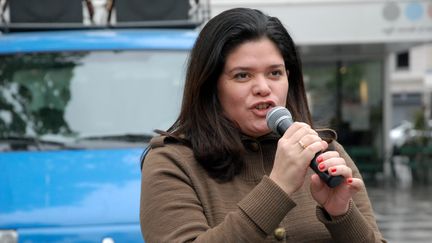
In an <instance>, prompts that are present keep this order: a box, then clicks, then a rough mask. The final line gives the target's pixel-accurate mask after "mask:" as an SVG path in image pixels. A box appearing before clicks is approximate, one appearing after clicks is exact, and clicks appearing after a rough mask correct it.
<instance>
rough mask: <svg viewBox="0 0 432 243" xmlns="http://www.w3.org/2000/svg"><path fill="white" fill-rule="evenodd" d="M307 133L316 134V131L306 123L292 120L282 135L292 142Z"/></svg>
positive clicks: (295, 141)
mask: <svg viewBox="0 0 432 243" xmlns="http://www.w3.org/2000/svg"><path fill="white" fill-rule="evenodd" d="M307 134H315V135H317V136H318V133H317V132H316V131H315V130H313V129H312V128H311V127H310V126H309V125H308V124H306V123H303V122H294V123H293V124H292V125H291V126H290V127H289V128H288V130H287V132H285V134H284V135H283V137H284V138H286V139H290V140H291V141H292V142H293V143H297V141H299V140H300V139H301V138H302V137H303V136H305V135H307Z"/></svg>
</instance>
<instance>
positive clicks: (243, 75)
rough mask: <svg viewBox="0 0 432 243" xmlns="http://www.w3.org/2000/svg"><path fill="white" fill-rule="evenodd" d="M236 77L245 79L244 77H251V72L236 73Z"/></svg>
mask: <svg viewBox="0 0 432 243" xmlns="http://www.w3.org/2000/svg"><path fill="white" fill-rule="evenodd" d="M234 78H235V79H238V80H244V79H247V78H249V74H248V73H237V74H235V75H234Z"/></svg>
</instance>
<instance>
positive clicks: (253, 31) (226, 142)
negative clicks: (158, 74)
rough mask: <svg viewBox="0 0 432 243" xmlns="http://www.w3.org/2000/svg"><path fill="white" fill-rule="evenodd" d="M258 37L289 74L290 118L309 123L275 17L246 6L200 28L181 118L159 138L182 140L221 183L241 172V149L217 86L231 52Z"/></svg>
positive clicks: (298, 76)
mask: <svg viewBox="0 0 432 243" xmlns="http://www.w3.org/2000/svg"><path fill="white" fill-rule="evenodd" d="M261 38H268V39H270V40H271V41H273V42H274V43H275V44H276V46H277V48H278V49H279V51H280V53H281V55H282V57H283V59H284V62H285V67H286V69H287V70H288V71H289V91H288V98H287V104H286V107H287V108H288V109H289V110H290V111H291V113H292V115H293V118H294V120H296V121H303V122H306V123H309V124H311V125H312V121H311V115H310V112H309V108H308V105H307V99H306V93H305V88H304V84H303V74H302V70H301V62H300V59H299V57H298V55H297V51H296V47H295V45H294V42H293V40H292V39H291V37H290V35H289V34H288V32H287V30H286V29H285V28H284V26H283V25H282V23H281V22H280V21H279V19H277V18H275V17H270V16H268V15H265V14H263V13H262V12H261V11H259V10H254V9H248V8H235V9H230V10H227V11H224V12H222V13H220V14H219V15H217V16H215V17H214V18H212V19H211V20H210V21H209V22H208V23H207V24H206V25H205V26H204V28H203V29H202V30H201V32H200V34H199V36H198V38H197V40H196V42H195V44H194V46H193V49H192V51H191V53H190V56H189V62H188V68H187V73H186V81H185V87H184V94H183V102H182V107H181V111H180V115H179V117H178V118H177V120H176V122H175V123H174V124H173V125H172V126H171V127H170V128H169V129H168V131H167V132H166V133H164V134H165V135H168V136H169V137H173V138H177V139H180V138H181V141H183V142H185V143H187V144H188V146H190V147H191V148H192V150H193V152H194V156H195V158H196V160H197V161H198V162H199V163H200V164H201V165H202V166H203V167H204V168H205V169H206V170H207V172H208V173H209V175H210V176H212V177H214V178H216V179H219V180H222V181H227V180H230V179H232V178H233V177H234V176H235V175H236V174H238V173H239V172H240V170H241V168H242V165H243V155H244V146H243V143H242V140H241V132H240V129H239V128H238V126H237V125H236V124H235V123H233V122H232V121H230V120H229V119H228V118H227V117H225V116H224V113H223V110H222V107H221V104H220V102H219V99H218V95H217V82H218V79H219V77H220V75H221V73H222V71H223V68H224V65H225V62H226V58H227V56H228V55H229V54H230V52H232V51H233V49H234V48H236V47H237V46H239V45H240V44H242V43H245V42H247V41H254V40H259V39H261Z"/></svg>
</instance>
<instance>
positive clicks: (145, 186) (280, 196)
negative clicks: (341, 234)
mask: <svg viewBox="0 0 432 243" xmlns="http://www.w3.org/2000/svg"><path fill="white" fill-rule="evenodd" d="M178 156H180V155H178ZM178 156H176V155H173V154H172V153H167V152H166V151H165V152H164V149H155V150H152V151H150V152H149V154H148V155H147V158H146V161H145V162H144V165H143V170H142V185H141V209H140V221H141V230H142V233H143V237H144V239H145V241H146V242H152V243H153V242H225V243H226V242H263V241H265V239H266V237H267V234H268V233H270V232H271V231H272V230H274V228H275V227H277V226H278V224H279V223H280V221H281V220H282V219H283V217H284V216H285V215H286V214H287V213H288V211H289V210H290V209H291V208H293V207H294V206H295V204H294V202H293V201H291V199H289V197H288V195H286V194H285V193H281V192H283V191H282V190H281V189H280V188H279V187H278V186H277V185H276V184H275V183H273V182H272V181H271V180H270V179H269V178H268V177H264V178H263V179H262V181H261V182H259V183H258V185H257V186H255V187H254V188H253V189H252V191H250V192H249V193H248V194H246V196H245V197H244V198H243V200H241V201H240V202H239V203H238V206H237V209H234V210H232V211H231V212H229V213H228V214H227V215H226V216H225V217H224V219H223V221H222V222H221V223H220V224H218V225H216V226H215V227H210V226H209V222H208V221H207V218H206V214H205V213H206V212H205V209H204V208H203V206H202V202H201V201H200V200H199V197H198V195H197V193H196V190H197V188H194V187H196V185H194V184H193V181H192V180H191V179H190V177H189V175H188V172H187V171H186V170H187V169H185V168H183V167H182V166H181V165H179V164H178V163H177V160H178V158H179V157H178ZM180 157H181V156H180ZM218 207H224V205H223V204H221V205H218Z"/></svg>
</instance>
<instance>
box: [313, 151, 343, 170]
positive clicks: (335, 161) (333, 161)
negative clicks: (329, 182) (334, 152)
mask: <svg viewBox="0 0 432 243" xmlns="http://www.w3.org/2000/svg"><path fill="white" fill-rule="evenodd" d="M320 156H321V155H320ZM320 156H318V157H317V159H316V161H317V163H318V169H319V170H321V171H325V170H327V169H328V168H331V167H336V166H338V165H346V162H345V159H343V158H340V157H338V158H329V159H327V160H324V161H322V160H320Z"/></svg>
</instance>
